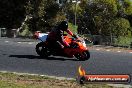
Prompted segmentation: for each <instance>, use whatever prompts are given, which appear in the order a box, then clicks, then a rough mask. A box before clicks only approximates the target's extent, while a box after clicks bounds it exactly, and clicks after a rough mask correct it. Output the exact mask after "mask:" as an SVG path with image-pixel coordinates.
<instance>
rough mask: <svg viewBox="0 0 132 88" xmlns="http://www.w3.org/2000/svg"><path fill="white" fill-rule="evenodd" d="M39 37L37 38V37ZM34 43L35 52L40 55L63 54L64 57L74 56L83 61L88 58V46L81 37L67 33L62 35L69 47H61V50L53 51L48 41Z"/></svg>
mask: <svg viewBox="0 0 132 88" xmlns="http://www.w3.org/2000/svg"><path fill="white" fill-rule="evenodd" d="M38 39H39V38H38ZM40 40H41V42H40V43H38V44H37V45H36V52H37V54H38V55H40V56H41V57H48V56H50V55H53V56H64V57H70V58H73V57H75V58H76V59H77V60H80V61H85V60H88V59H89V58H90V53H89V50H88V48H87V47H86V44H85V41H84V39H83V38H81V37H77V38H73V37H69V36H67V35H64V40H65V41H66V42H67V43H69V45H70V47H68V48H63V50H62V51H59V50H57V51H54V49H51V48H50V46H49V45H51V44H49V42H48V41H46V40H45V41H43V40H42V39H40Z"/></svg>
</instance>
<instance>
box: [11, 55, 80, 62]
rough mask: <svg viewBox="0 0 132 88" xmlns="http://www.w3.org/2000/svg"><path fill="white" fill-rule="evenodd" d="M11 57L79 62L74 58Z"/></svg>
mask: <svg viewBox="0 0 132 88" xmlns="http://www.w3.org/2000/svg"><path fill="white" fill-rule="evenodd" d="M9 57H16V58H27V59H45V60H59V61H66V60H69V61H78V60H76V59H74V58H71V59H69V58H65V57H47V58H42V57H40V56H35V55H9Z"/></svg>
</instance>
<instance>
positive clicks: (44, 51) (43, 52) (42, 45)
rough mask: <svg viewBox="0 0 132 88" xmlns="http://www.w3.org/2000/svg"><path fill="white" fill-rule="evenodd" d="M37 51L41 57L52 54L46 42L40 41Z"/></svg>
mask: <svg viewBox="0 0 132 88" xmlns="http://www.w3.org/2000/svg"><path fill="white" fill-rule="evenodd" d="M36 52H37V54H38V55H40V56H41V57H48V56H50V51H49V49H48V47H47V46H46V44H45V43H44V42H40V43H38V44H37V45H36Z"/></svg>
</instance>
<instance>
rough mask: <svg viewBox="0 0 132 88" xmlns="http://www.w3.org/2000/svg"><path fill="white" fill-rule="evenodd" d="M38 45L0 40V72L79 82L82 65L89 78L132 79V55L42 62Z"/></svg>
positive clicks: (95, 55)
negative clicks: (127, 76)
mask: <svg viewBox="0 0 132 88" xmlns="http://www.w3.org/2000/svg"><path fill="white" fill-rule="evenodd" d="M36 44H37V42H30V41H28V40H24V41H23V40H21V39H8V38H1V39H0V71H11V72H20V73H32V74H41V75H49V76H59V77H70V78H76V76H77V74H78V67H79V66H80V65H81V66H82V67H83V68H84V69H85V71H86V73H87V74H130V75H132V53H128V52H106V51H99V50H90V54H91V58H90V59H89V60H87V61H76V60H75V59H74V58H72V59H71V58H63V57H49V58H40V57H39V56H38V55H37V54H36V52H35V45H36Z"/></svg>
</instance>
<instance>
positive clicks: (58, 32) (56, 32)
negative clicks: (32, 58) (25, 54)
mask: <svg viewBox="0 0 132 88" xmlns="http://www.w3.org/2000/svg"><path fill="white" fill-rule="evenodd" d="M64 31H65V32H67V33H68V34H70V35H71V36H74V37H75V35H74V34H73V33H72V32H71V31H70V30H69V29H68V22H67V21H62V22H61V23H60V24H59V25H58V26H57V28H55V29H52V30H51V32H50V33H49V34H48V37H47V41H49V42H50V44H51V46H52V47H54V48H61V49H62V48H64V47H70V45H69V44H68V43H67V42H66V41H64V37H63V34H64Z"/></svg>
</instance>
